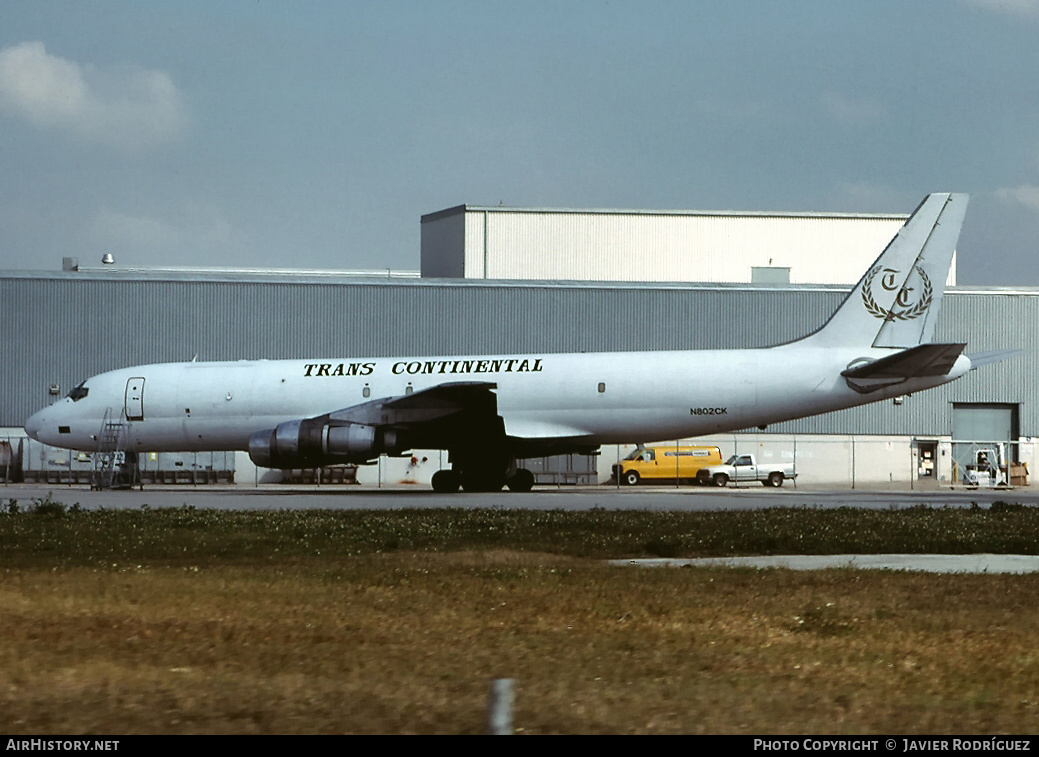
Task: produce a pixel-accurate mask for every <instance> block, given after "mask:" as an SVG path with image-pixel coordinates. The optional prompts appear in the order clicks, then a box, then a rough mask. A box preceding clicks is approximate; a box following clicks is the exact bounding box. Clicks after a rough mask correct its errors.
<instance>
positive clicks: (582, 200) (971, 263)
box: [0, 0, 1039, 286]
mask: <svg viewBox="0 0 1039 757" xmlns="http://www.w3.org/2000/svg"><path fill="white" fill-rule="evenodd" d="M936 191H938V192H947V191H953V192H967V193H969V194H970V195H971V204H970V207H969V208H968V211H967V220H966V223H965V224H964V229H963V235H962V237H961V239H960V244H959V250H958V264H959V269H958V282H959V283H960V284H961V285H971V284H974V285H1004V286H1039V0H942V1H939V0H914V2H905V0H871V1H870V2H840V3H836V2H832V0H802V1H798V0H784V2H774V1H773V0H729V1H727V2H723V1H722V0H718V1H717V2H692V1H684V2H679V1H678V0H599V1H597V2H587V1H582V0H568V1H567V2H539V1H537V0H530V1H527V2H515V0H510V1H504V0H502V1H497V0H484V1H482V2H476V1H473V2H456V1H448V0H442V1H439V2H438V1H435V0H424V1H415V2H405V1H403V0H384V1H382V2H377V3H376V2H368V1H365V2H349V1H347V0H335V1H334V2H320V1H319V0H310V1H309V2H306V3H299V2H285V1H281V2H272V1H271V0H235V1H234V2H230V1H228V0H223V1H222V0H198V1H196V0H176V1H175V2H162V3H160V2H139V1H138V0H135V1H133V2H124V1H121V0H109V1H107V2H106V1H105V0H98V2H91V3H82V2H52V1H48V0H36V1H35V2H31V3H29V2H21V1H20V0H0V269H3V270H52V271H53V270H60V269H61V264H62V258H63V257H76V258H78V259H79V262H80V265H81V266H97V265H100V260H101V256H102V255H104V254H106V253H111V254H112V255H113V256H114V257H115V259H116V262H117V264H119V265H125V266H145V267H148V266H191V267H195V266H220V267H263V268H266V267H273V268H287V267H291V268H308V269H339V270H359V269H382V270H384V269H387V268H391V269H398V270H401V269H402V270H417V269H418V268H419V239H420V218H421V216H422V215H423V214H426V213H432V212H435V211H437V210H442V209H444V208H449V207H453V206H456V205H460V204H463V203H465V204H469V205H499V204H504V205H507V206H513V207H553V208H561V207H566V208H640V209H695V210H753V211H759V210H761V211H809V212H831V211H834V212H864V213H873V212H877V213H910V212H911V211H912V210H913V209H914V208H915V207H916V205H917V204H918V203H919V202H920V200H921V199H922V198H923V196H924V195H926V194H927V193H929V192H936Z"/></svg>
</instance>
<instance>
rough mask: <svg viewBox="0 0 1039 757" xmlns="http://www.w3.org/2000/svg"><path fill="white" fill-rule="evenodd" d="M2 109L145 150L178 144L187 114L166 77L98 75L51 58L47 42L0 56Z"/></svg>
mask: <svg viewBox="0 0 1039 757" xmlns="http://www.w3.org/2000/svg"><path fill="white" fill-rule="evenodd" d="M0 109H2V110H4V111H7V112H8V113H10V114H12V115H15V116H20V117H22V118H25V119H26V120H28V121H30V122H32V123H34V124H36V125H37V126H40V127H44V128H51V129H58V130H61V131H65V132H66V133H69V134H72V135H74V136H76V137H78V138H80V139H85V140H88V141H92V142H101V143H105V144H110V145H114V146H116V147H120V148H124V149H129V150H140V149H145V148H148V147H152V146H155V145H158V144H162V143H166V142H171V141H173V140H176V139H178V138H179V137H180V136H181V135H182V134H183V133H184V131H185V130H186V128H187V123H188V117H187V109H186V107H185V106H184V103H183V100H182V98H181V96H180V93H179V92H178V91H177V88H176V87H175V86H174V84H173V80H172V79H171V78H170V77H169V75H168V74H166V73H165V72H163V71H153V70H148V69H144V68H140V67H138V66H120V67H113V68H108V69H104V70H101V69H97V68H95V67H94V66H91V65H80V64H79V63H76V62H75V61H70V60H65V59H64V58H59V57H57V56H54V55H50V54H49V53H48V52H47V51H46V49H45V48H44V46H43V43H42V42H22V43H20V44H18V45H13V46H11V47H6V48H4V49H3V50H0Z"/></svg>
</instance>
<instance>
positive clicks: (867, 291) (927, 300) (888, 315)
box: [862, 265, 934, 321]
mask: <svg viewBox="0 0 1039 757" xmlns="http://www.w3.org/2000/svg"><path fill="white" fill-rule="evenodd" d="M913 269H914V270H915V271H916V272H917V273H918V274H920V281H921V282H923V289H922V290H921V292H920V299H919V300H917V302H916V304H915V305H913V306H912V307H908V308H905V309H904V310H897V309H895V308H894V307H892V308H891V310H884V308H882V307H880V305H878V304H877V301H876V300H875V299H873V279H874V278H875V277H876V275H877V274H878V273H880V270H881V267H880V266H879V265H878V266H875V267H874V268H873V270H872V271H870V272H869V274H868V275H867V276H866V283H865V284H864V285H863V287H862V304H863V305H865V306H866V311H867V312H868V313H869V314H870V315H872V316H873V317H874V318H883V319H884V320H885V321H895V320H898V321H909V320H912V319H913V318H919V317H920V316H921V315H923V314H924V313H926V312H927V308H929V307H931V299H932V296H933V294H934V288H933V287H932V286H931V280H930V279H929V278H927V274H926V273H924V270H923V269H922V268H921V267H920V266H913ZM895 302H896V303H897V302H898V298H897V297H896V298H895Z"/></svg>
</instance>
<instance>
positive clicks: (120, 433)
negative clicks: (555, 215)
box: [90, 408, 137, 489]
mask: <svg viewBox="0 0 1039 757" xmlns="http://www.w3.org/2000/svg"><path fill="white" fill-rule="evenodd" d="M129 431H130V423H129V422H128V421H126V420H124V419H123V416H122V413H121V412H114V411H113V410H112V408H108V409H106V410H105V417H104V419H103V420H102V421H101V428H100V430H99V431H98V433H97V449H96V450H95V451H94V465H93V470H92V471H91V476H90V488H91V489H113V488H117V487H121V486H133V485H134V483H135V480H136V479H137V475H136V474H137V470H136V468H137V466H136V465H134V466H133V470H129V467H130V466H128V465H127V462H128V460H127V454H126V446H127V441H128V440H129V436H130V434H129ZM121 474H122V475H121Z"/></svg>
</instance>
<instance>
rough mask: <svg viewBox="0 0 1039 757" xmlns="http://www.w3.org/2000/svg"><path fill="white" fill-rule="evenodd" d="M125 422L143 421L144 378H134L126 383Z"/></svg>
mask: <svg viewBox="0 0 1039 757" xmlns="http://www.w3.org/2000/svg"><path fill="white" fill-rule="evenodd" d="M124 412H125V413H126V420H128V421H143V420H144V378H143V377H140V376H136V377H134V378H132V379H130V380H129V381H127V382H126V406H125V408H124Z"/></svg>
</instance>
